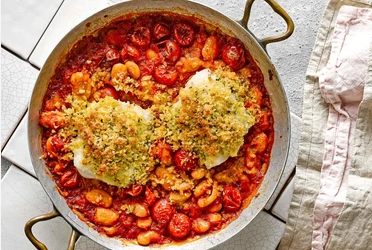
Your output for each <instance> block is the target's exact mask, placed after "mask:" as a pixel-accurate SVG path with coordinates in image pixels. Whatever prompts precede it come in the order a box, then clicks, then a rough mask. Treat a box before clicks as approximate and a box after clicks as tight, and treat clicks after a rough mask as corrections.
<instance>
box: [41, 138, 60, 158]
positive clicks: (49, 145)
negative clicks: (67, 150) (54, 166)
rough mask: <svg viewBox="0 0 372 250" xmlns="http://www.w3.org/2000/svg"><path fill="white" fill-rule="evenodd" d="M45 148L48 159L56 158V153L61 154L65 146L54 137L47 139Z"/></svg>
mask: <svg viewBox="0 0 372 250" xmlns="http://www.w3.org/2000/svg"><path fill="white" fill-rule="evenodd" d="M45 146H46V151H47V152H48V155H49V156H50V157H57V156H58V153H59V152H61V150H62V149H63V147H64V146H65V142H64V141H63V140H62V139H61V138H59V137H58V136H56V135H54V136H51V137H49V138H48V140H47V142H46V145H45Z"/></svg>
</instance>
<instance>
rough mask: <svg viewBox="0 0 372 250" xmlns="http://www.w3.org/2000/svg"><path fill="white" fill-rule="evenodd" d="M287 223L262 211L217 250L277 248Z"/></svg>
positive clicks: (216, 249)
mask: <svg viewBox="0 0 372 250" xmlns="http://www.w3.org/2000/svg"><path fill="white" fill-rule="evenodd" d="M284 228H285V224H284V223H282V222H281V221H279V220H277V219H275V218H274V217H273V216H271V215H270V214H268V213H266V212H264V211H262V212H260V213H259V214H258V216H257V217H256V218H255V219H254V220H253V221H252V222H251V223H250V224H249V225H248V226H247V227H246V228H244V229H243V230H242V231H241V232H240V233H238V234H237V235H235V236H234V237H232V238H231V239H230V240H228V241H227V242H225V243H223V244H221V245H219V246H218V247H216V248H214V249H215V250H242V249H245V250H264V249H275V248H276V247H277V245H278V244H279V242H280V239H281V238H282V236H283V233H284Z"/></svg>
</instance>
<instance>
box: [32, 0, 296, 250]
mask: <svg viewBox="0 0 372 250" xmlns="http://www.w3.org/2000/svg"><path fill="white" fill-rule="evenodd" d="M265 1H266V2H267V3H268V4H269V5H270V6H271V7H272V9H273V10H274V11H275V12H277V13H278V14H279V15H280V16H281V17H282V18H283V19H284V20H285V22H286V23H287V31H286V32H285V33H284V34H282V35H279V36H275V37H268V38H265V39H262V40H258V39H257V38H255V36H254V35H253V34H252V33H251V32H250V31H249V30H248V28H247V23H248V20H249V16H250V11H251V7H252V4H253V2H254V0H247V2H246V6H245V11H244V16H243V18H242V20H240V21H234V20H232V19H230V18H228V17H226V16H225V15H223V14H222V13H220V12H217V11H215V10H213V9H211V8H209V7H207V6H204V5H202V4H200V3H196V2H192V1H188V0H172V1H169V0H134V1H129V2H123V3H119V4H116V5H113V6H111V7H108V8H106V9H104V10H102V11H100V12H98V13H96V14H94V15H93V16H91V17H89V18H87V19H86V20H84V21H83V22H81V23H80V24H79V25H77V26H76V27H75V28H74V29H72V30H71V31H70V32H69V33H68V34H67V35H66V36H65V37H64V38H63V39H62V40H61V41H60V42H59V44H58V45H57V46H56V48H55V49H54V50H53V52H52V53H51V54H50V56H49V57H48V59H47V61H46V62H45V64H44V66H43V68H42V70H41V71H40V74H39V77H38V79H37V82H36V85H35V88H34V90H33V94H32V97H31V102H30V107H29V117H28V119H29V120H28V122H29V127H28V138H29V145H30V154H31V159H32V163H33V166H34V169H35V172H36V174H37V177H38V179H39V181H40V183H41V184H42V186H43V187H44V189H45V191H46V192H47V194H48V195H49V197H50V198H51V200H52V202H53V204H54V206H55V210H54V211H53V212H51V213H49V214H46V215H41V216H38V217H35V218H33V219H31V220H30V221H29V222H28V223H27V224H26V227H25V232H26V235H27V237H28V238H29V239H30V241H31V242H32V243H33V244H34V245H35V246H36V247H37V248H38V249H47V248H46V246H45V245H44V244H42V243H41V242H39V241H38V240H37V239H36V238H35V237H34V235H33V234H32V231H31V229H32V226H33V225H34V224H35V223H37V222H39V221H42V220H47V219H50V218H53V217H56V216H62V217H63V218H65V220H66V221H67V222H68V223H70V225H71V226H72V227H73V232H72V235H71V238H70V243H69V247H68V249H74V244H75V242H76V240H77V238H78V237H79V234H83V235H85V236H87V237H89V238H90V239H92V240H94V241H95V242H97V243H99V244H101V245H103V246H105V247H107V248H109V249H124V248H125V249H143V248H145V247H142V246H138V245H134V244H131V243H123V242H122V241H120V240H117V239H114V238H108V237H106V236H103V235H100V234H98V233H97V232H96V231H95V230H93V229H92V228H90V227H89V226H88V225H87V224H85V223H84V222H82V221H81V220H80V219H79V218H78V217H77V216H76V215H75V214H74V213H73V212H72V211H71V209H70V208H69V207H68V206H67V204H66V202H65V200H64V198H63V197H62V196H61V195H60V194H59V192H58V191H57V189H56V188H55V183H54V181H53V180H52V178H51V176H50V173H49V171H48V168H47V167H46V165H45V164H44V161H43V160H42V159H40V156H41V155H42V154H43V150H42V147H41V128H40V127H39V125H38V121H39V112H40V110H41V106H42V100H43V96H44V94H45V92H46V90H47V85H48V83H49V79H50V78H51V77H52V75H53V74H54V70H55V68H56V67H57V65H58V63H59V62H60V60H61V59H62V58H63V57H64V56H65V55H66V54H67V52H68V51H69V49H70V48H71V47H72V45H73V44H74V43H75V42H77V41H78V40H79V39H80V38H81V37H82V36H84V35H86V34H90V33H92V32H94V31H95V30H97V29H98V28H100V27H102V26H104V25H106V24H107V23H109V22H110V21H111V20H113V19H115V18H117V17H119V16H122V15H125V14H128V13H141V12H148V11H171V12H175V13H179V14H183V15H193V16H196V17H198V18H200V19H202V20H204V21H206V22H208V23H210V24H212V25H215V26H216V27H219V28H220V29H221V30H222V31H223V32H224V33H226V34H229V35H233V36H235V37H238V38H239V39H240V40H241V41H242V42H243V43H244V44H245V46H246V47H247V48H248V50H249V52H250V53H251V55H252V56H253V58H254V59H255V60H256V62H257V64H258V66H259V67H260V68H261V70H262V73H263V75H264V78H265V86H266V89H267V91H268V92H269V94H270V97H271V102H272V109H273V115H274V121H275V125H274V127H275V141H274V145H273V149H272V153H271V155H272V157H271V162H270V166H269V168H268V171H267V173H266V176H265V178H264V180H263V183H262V185H261V187H260V189H259V196H257V197H256V198H254V199H253V200H252V202H251V204H250V205H249V206H248V207H247V208H246V209H245V210H244V211H243V212H242V213H241V215H240V216H239V217H238V218H237V219H236V220H235V221H233V222H232V223H231V224H230V225H228V226H227V227H226V228H225V229H223V230H221V231H219V232H217V233H215V234H212V235H208V236H205V237H203V238H201V239H198V240H196V241H191V242H187V243H185V244H183V245H176V246H172V245H170V246H162V247H160V248H161V249H175V248H177V249H208V248H211V247H213V246H216V245H218V244H220V243H222V242H224V241H226V240H228V239H229V238H231V237H232V236H233V235H235V234H236V233H238V232H239V231H240V230H242V229H243V228H244V227H245V226H246V225H248V224H249V223H250V222H251V221H252V220H253V219H254V218H255V217H256V215H257V214H258V213H259V212H260V211H261V210H262V209H263V207H264V206H265V204H266V202H267V201H268V200H269V198H270V197H271V195H272V193H273V192H274V189H275V188H276V186H277V183H278V182H279V179H280V177H281V174H282V170H283V168H284V166H285V163H286V159H287V153H288V148H289V139H290V138H289V137H290V120H289V119H290V116H289V109H288V103H287V99H286V95H285V93H284V89H283V85H282V84H281V82H280V79H279V76H278V74H277V72H276V70H275V67H274V65H273V64H272V63H271V61H270V58H269V56H268V55H267V53H266V45H267V44H269V43H272V42H278V41H282V40H284V39H286V38H288V37H289V36H290V35H291V34H292V32H293V30H294V24H293V22H292V20H291V18H290V17H289V16H288V14H287V13H286V12H285V11H284V10H283V9H282V8H281V7H280V6H279V5H278V4H277V3H276V2H275V1H274V0H265ZM87 23H90V25H88V26H87V25H86V24H87ZM66 240H67V239H66Z"/></svg>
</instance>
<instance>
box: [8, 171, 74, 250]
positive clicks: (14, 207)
mask: <svg viewBox="0 0 372 250" xmlns="http://www.w3.org/2000/svg"><path fill="white" fill-rule="evenodd" d="M52 209H53V206H52V203H51V201H50V200H49V198H48V196H47V195H46V193H45V192H44V189H43V188H42V187H41V185H40V183H39V182H38V181H37V180H36V179H35V178H33V177H32V176H30V175H29V174H27V173H25V172H24V171H22V170H20V169H19V168H17V167H15V166H11V167H10V169H9V170H8V172H7V173H6V175H5V176H4V178H3V179H2V181H1V249H4V250H11V249H22V250H34V249H35V247H34V246H33V245H32V244H31V243H30V242H29V240H28V239H27V237H26V235H25V233H24V226H25V224H26V222H27V221H28V220H29V219H31V218H33V217H34V216H38V215H41V214H45V213H49V212H51V211H52ZM33 232H34V235H35V236H36V238H37V239H39V240H40V241H41V242H43V243H44V244H45V245H46V246H47V247H48V248H49V249H51V250H52V249H53V250H66V248H67V242H68V239H69V237H70V232H71V227H70V226H69V225H68V224H67V223H66V222H65V221H64V220H63V219H62V218H60V217H57V218H54V219H52V220H49V221H45V222H40V223H38V224H36V225H34V227H33Z"/></svg>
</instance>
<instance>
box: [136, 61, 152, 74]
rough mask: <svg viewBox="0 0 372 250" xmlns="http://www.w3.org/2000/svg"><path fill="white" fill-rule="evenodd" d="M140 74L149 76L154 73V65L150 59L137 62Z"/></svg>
mask: <svg viewBox="0 0 372 250" xmlns="http://www.w3.org/2000/svg"><path fill="white" fill-rule="evenodd" d="M138 67H139V68H140V71H141V76H151V75H152V74H153V73H154V69H155V65H154V63H153V62H151V61H141V62H139V63H138Z"/></svg>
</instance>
